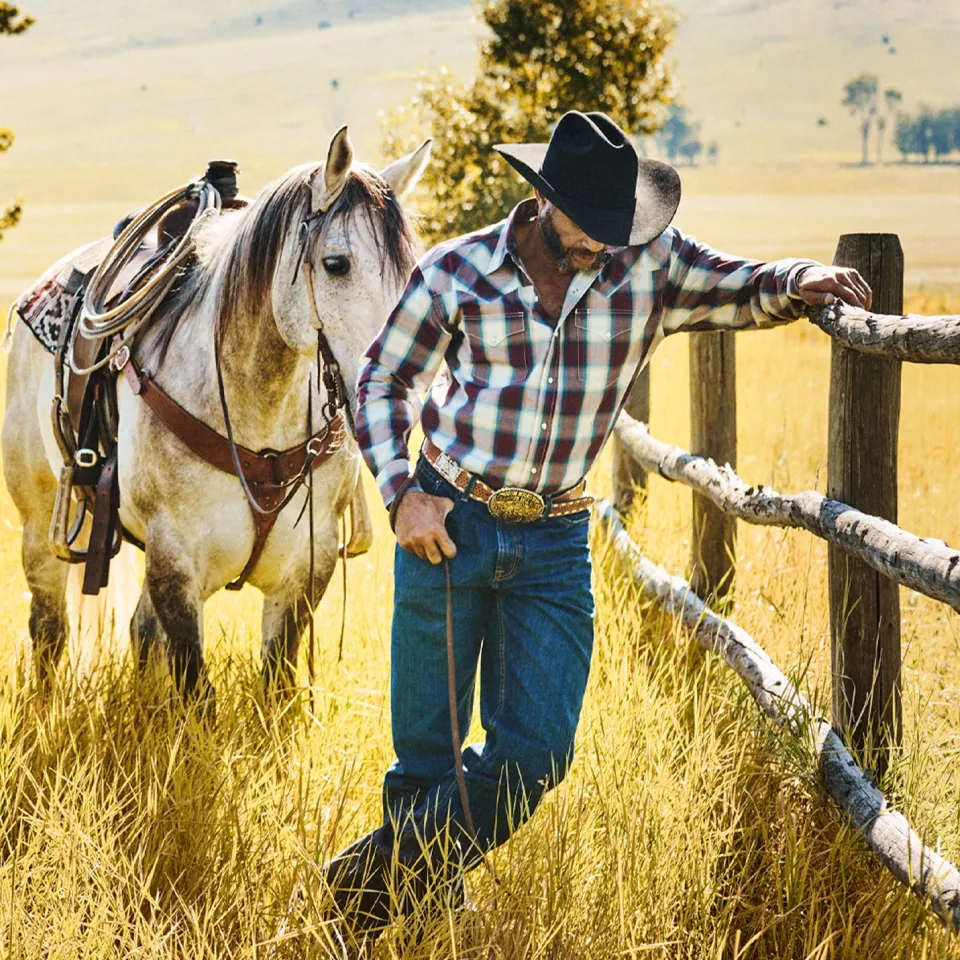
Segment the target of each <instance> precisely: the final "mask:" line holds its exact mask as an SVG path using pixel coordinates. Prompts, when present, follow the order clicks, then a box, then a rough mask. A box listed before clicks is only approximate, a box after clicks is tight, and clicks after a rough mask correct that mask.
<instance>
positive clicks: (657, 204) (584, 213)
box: [493, 143, 680, 247]
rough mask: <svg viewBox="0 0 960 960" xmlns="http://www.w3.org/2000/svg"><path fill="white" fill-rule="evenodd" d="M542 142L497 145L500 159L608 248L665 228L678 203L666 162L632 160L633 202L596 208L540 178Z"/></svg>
mask: <svg viewBox="0 0 960 960" xmlns="http://www.w3.org/2000/svg"><path fill="white" fill-rule="evenodd" d="M547 146H548V145H547V144H546V143H498V144H496V146H494V148H493V149H494V150H496V151H497V152H498V153H499V154H500V155H501V156H503V158H504V159H505V160H506V161H507V163H509V164H510V166H511V167H513V168H514V170H516V171H517V173H519V174H520V176H522V177H523V179H524V180H526V181H527V182H528V183H529V184H531V185H532V186H533V187H535V188H536V189H537V190H539V191H540V192H541V193H542V194H543V195H544V196H545V197H546V198H547V199H548V200H549V201H550V202H551V203H553V204H555V205H556V206H557V207H558V208H559V209H560V210H562V211H563V212H564V213H565V214H566V215H567V216H568V217H569V218H570V219H571V220H572V221H573V222H574V223H575V224H576V225H577V226H578V227H579V228H580V229H581V230H583V232H584V233H586V234H587V235H588V236H590V237H592V238H593V239H594V240H596V241H598V242H599V243H606V244H608V245H610V246H616V247H623V246H642V245H643V244H645V243H649V242H650V241H651V240H655V239H656V238H657V237H659V236H660V234H661V233H663V231H664V230H666V229H667V227H668V226H670V222H671V221H672V220H673V218H674V215H675V214H676V212H677V207H679V206H680V174H678V173H677V171H676V170H674V168H673V167H671V166H670V165H669V164H668V163H661V162H660V161H659V160H648V159H647V158H645V157H639V158H638V168H637V187H636V191H635V200H634V206H633V208H632V209H627V208H625V207H614V208H602V207H596V206H588V205H586V204H583V203H579V202H578V201H577V200H576V199H575V198H571V197H565V196H563V195H562V194H560V193H558V192H557V190H556V189H555V188H554V187H553V186H552V185H551V184H550V183H549V182H548V181H547V180H545V179H544V178H543V176H542V175H541V174H540V172H539V171H540V169H541V167H542V166H543V158H544V157H545V156H546V153H547Z"/></svg>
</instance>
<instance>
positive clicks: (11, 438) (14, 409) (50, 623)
mask: <svg viewBox="0 0 960 960" xmlns="http://www.w3.org/2000/svg"><path fill="white" fill-rule="evenodd" d="M52 371H53V366H52V363H51V360H50V356H49V354H47V353H45V352H44V349H43V347H41V346H40V344H39V343H38V342H37V341H36V339H35V338H34V336H33V335H32V334H31V333H30V331H29V330H28V329H27V328H26V327H25V326H24V325H23V324H19V325H18V326H17V328H16V330H15V331H14V335H13V346H12V349H11V351H10V357H9V360H8V363H7V377H6V379H7V404H6V411H5V413H4V419H3V435H2V444H3V474H4V478H5V479H6V483H7V489H8V490H9V491H10V496H11V497H12V499H13V502H14V504H15V505H16V508H17V512H18V513H19V514H20V521H21V523H22V525H23V543H22V548H21V557H22V560H23V572H24V575H25V577H26V580H27V586H28V587H29V588H30V595H31V596H30V639H31V641H32V642H33V668H34V674H35V676H36V679H37V680H38V681H39V682H40V684H41V685H47V684H48V683H49V680H50V679H51V676H52V674H53V672H54V671H55V670H56V667H57V664H58V662H59V660H60V657H61V655H62V653H63V648H64V645H65V643H66V639H67V633H68V626H67V610H66V601H65V594H66V586H67V574H68V572H69V567H68V566H67V564H66V563H64V562H63V561H62V560H58V559H57V558H56V557H54V555H53V553H52V552H51V550H50V544H49V540H48V536H49V531H50V519H51V517H52V516H53V504H54V500H55V499H56V496H57V481H56V478H55V477H54V475H53V471H52V469H51V467H50V464H49V462H48V461H47V454H46V452H45V449H44V443H43V429H42V426H41V422H40V418H39V415H38V410H39V408H41V407H42V408H43V409H44V411H45V412H46V411H47V410H49V400H47V399H46V397H44V398H43V400H42V402H41V399H40V394H41V392H43V391H44V385H43V381H44V373H45V372H46V373H47V374H48V375H49V383H48V384H47V385H46V391H47V392H48V393H49V395H50V397H52V394H53V375H52Z"/></svg>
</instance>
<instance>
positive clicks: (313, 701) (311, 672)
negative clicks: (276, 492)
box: [307, 373, 317, 713]
mask: <svg viewBox="0 0 960 960" xmlns="http://www.w3.org/2000/svg"><path fill="white" fill-rule="evenodd" d="M307 391H308V392H307V441H308V442H309V439H310V437H312V436H313V374H312V373H311V374H310V375H309V377H308V378H307ZM307 510H308V512H309V514H310V517H309V519H308V520H307V529H308V531H309V536H310V573H309V578H310V579H309V583H308V586H307V603H308V604H309V605H310V629H309V633H308V636H309V643H308V646H309V649H308V650H307V654H308V657H309V659H308V660H307V677H308V679H309V680H310V708H311V709H312V710H313V712H314V713H316V712H317V694H316V685H315V683H314V677H315V668H314V663H315V660H314V651H315V650H316V637H317V630H316V626H315V624H314V622H313V617H314V594H313V577H314V570H315V567H316V556H315V553H316V548H315V547H314V543H313V471H312V470H311V471H310V474H309V476H308V477H307Z"/></svg>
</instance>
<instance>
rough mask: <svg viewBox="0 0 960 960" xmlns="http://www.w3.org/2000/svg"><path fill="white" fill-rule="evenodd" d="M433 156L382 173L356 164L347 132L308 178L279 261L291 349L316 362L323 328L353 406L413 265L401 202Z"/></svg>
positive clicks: (278, 290)
mask: <svg viewBox="0 0 960 960" xmlns="http://www.w3.org/2000/svg"><path fill="white" fill-rule="evenodd" d="M429 153H430V141H426V142H425V143H423V144H421V146H420V147H419V148H418V149H417V150H415V151H414V152H413V153H411V154H409V155H408V156H406V157H403V158H402V159H400V160H397V161H396V162H394V163H391V164H390V165H389V166H388V167H386V168H385V169H384V170H381V171H380V172H379V173H378V172H377V171H376V170H374V169H373V168H371V167H368V166H362V165H354V160H353V148H352V146H351V144H350V138H349V136H348V134H347V129H346V127H344V128H342V129H341V130H340V131H339V132H338V133H337V134H336V135H335V136H334V138H333V140H332V141H331V143H330V148H329V151H328V154H327V160H326V163H324V164H323V165H322V166H312V167H309V168H304V169H303V171H302V172H303V183H304V184H305V187H304V191H305V195H306V196H307V198H308V199H307V200H305V203H304V207H303V208H302V209H303V216H302V218H301V219H300V221H299V222H298V223H294V224H291V227H295V229H291V230H289V231H288V233H287V239H286V241H285V242H284V245H283V249H282V251H281V254H280V257H279V258H278V262H277V267H276V271H275V275H274V282H273V285H272V301H273V312H274V317H275V319H276V324H277V329H278V330H279V332H280V336H281V337H282V338H283V340H284V342H285V343H286V344H287V346H289V347H290V348H291V349H293V350H297V351H299V352H301V353H304V354H307V355H311V356H312V355H314V354H315V353H316V349H317V333H318V327H319V326H321V325H322V328H323V332H324V334H325V335H326V337H327V339H328V340H329V342H330V345H331V347H332V349H333V352H334V355H335V356H336V358H337V360H338V361H339V363H340V367H341V370H342V372H343V377H344V381H345V382H346V384H347V389H348V390H349V391H350V393H351V402H352V401H353V399H354V398H353V390H354V386H355V383H356V378H357V371H358V368H359V363H360V360H361V358H362V356H363V353H364V351H365V350H366V348H367V347H368V346H369V345H370V343H371V342H372V340H373V339H374V337H375V336H376V334H377V332H378V331H379V329H380V327H381V326H382V325H383V323H384V321H385V320H386V318H387V316H388V314H389V312H390V310H391V309H392V308H393V306H394V304H395V303H396V302H397V300H398V299H399V297H400V294H401V292H402V291H403V286H404V284H405V282H406V279H407V276H408V274H409V272H410V270H411V269H412V267H413V264H414V261H415V255H416V241H415V236H414V233H413V230H412V227H411V225H410V221H409V220H408V219H407V217H406V215H405V214H404V212H403V208H402V207H401V205H400V198H401V197H402V196H404V195H405V194H406V193H408V192H409V191H410V190H411V189H412V188H413V187H414V185H415V184H416V182H417V180H418V179H419V177H420V174H421V173H422V171H423V168H424V166H425V165H426V162H427V159H428V157H429ZM305 271H308V272H309V279H310V280H311V281H312V282H311V283H307V282H306V279H305V278H304V276H303V273H304V272H305ZM311 286H312V292H313V304H312V305H311V303H310V289H311Z"/></svg>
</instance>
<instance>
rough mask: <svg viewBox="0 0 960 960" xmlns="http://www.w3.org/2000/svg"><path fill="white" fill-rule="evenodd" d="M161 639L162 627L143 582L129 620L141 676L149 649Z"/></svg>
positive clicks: (162, 636) (148, 659) (131, 640)
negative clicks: (135, 607)
mask: <svg viewBox="0 0 960 960" xmlns="http://www.w3.org/2000/svg"><path fill="white" fill-rule="evenodd" d="M163 639H164V635H163V629H162V628H161V626H160V619H159V617H158V616H157V611H156V610H154V608H153V600H152V599H151V598H150V590H149V588H148V587H147V585H146V584H144V585H143V589H142V590H141V591H140V599H139V600H138V601H137V609H136V610H134V611H133V618H132V619H131V620H130V642H131V643H132V644H133V648H134V649H135V650H136V651H137V668H138V670H139V672H140V675H141V676H143V673H144V671H145V670H146V668H147V664H148V663H149V662H150V653H151V651H152V650H153V648H154V647H155V646H157V645H158V644H159V642H160V641H162V640H163Z"/></svg>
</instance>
